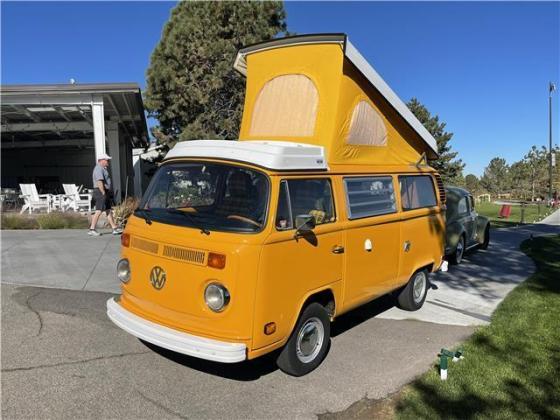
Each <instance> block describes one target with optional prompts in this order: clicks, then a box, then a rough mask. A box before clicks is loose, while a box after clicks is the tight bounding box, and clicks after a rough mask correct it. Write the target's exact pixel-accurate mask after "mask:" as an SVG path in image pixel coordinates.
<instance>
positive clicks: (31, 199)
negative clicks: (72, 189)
mask: <svg viewBox="0 0 560 420" xmlns="http://www.w3.org/2000/svg"><path fill="white" fill-rule="evenodd" d="M19 188H20V189H21V195H20V196H19V197H20V198H23V200H24V204H23V206H22V208H21V211H20V214H21V213H23V212H24V211H25V210H28V211H29V214H31V213H32V212H33V211H35V210H40V209H46V210H47V213H50V212H51V201H52V195H51V194H39V193H38V192H37V187H36V186H35V184H19Z"/></svg>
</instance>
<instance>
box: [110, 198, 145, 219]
mask: <svg viewBox="0 0 560 420" xmlns="http://www.w3.org/2000/svg"><path fill="white" fill-rule="evenodd" d="M139 202H140V200H138V199H137V198H135V197H127V198H126V199H125V200H124V201H123V202H122V203H121V204H119V205H116V206H114V207H113V217H114V218H115V223H116V224H117V225H119V226H124V225H125V224H126V221H127V220H128V218H129V217H130V215H131V214H132V213H134V210H136V209H137V208H138V204H139Z"/></svg>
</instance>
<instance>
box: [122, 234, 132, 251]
mask: <svg viewBox="0 0 560 420" xmlns="http://www.w3.org/2000/svg"><path fill="white" fill-rule="evenodd" d="M121 245H122V246H124V247H125V248H128V247H129V246H130V234H128V233H123V234H122V235H121Z"/></svg>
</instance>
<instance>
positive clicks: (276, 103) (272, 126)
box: [249, 74, 319, 137]
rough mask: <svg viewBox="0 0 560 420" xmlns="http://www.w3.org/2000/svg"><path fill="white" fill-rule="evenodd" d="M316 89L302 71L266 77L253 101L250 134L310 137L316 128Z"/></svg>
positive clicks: (317, 101) (317, 97)
mask: <svg viewBox="0 0 560 420" xmlns="http://www.w3.org/2000/svg"><path fill="white" fill-rule="evenodd" d="M318 105H319V93H318V92H317V88H316V87H315V84H314V83H313V82H312V81H311V79H309V78H308V77H307V76H304V75H302V74H286V75H283V76H278V77H275V78H274V79H272V80H269V81H268V82H266V83H265V85H264V86H263V87H262V89H261V91H260V92H259V94H258V96H257V100H256V101H255V107H254V109H253V119H252V121H251V128H250V129H249V135H251V136H265V137H266V136H293V137H309V136H312V135H313V133H314V131H315V120H316V118H317V108H318Z"/></svg>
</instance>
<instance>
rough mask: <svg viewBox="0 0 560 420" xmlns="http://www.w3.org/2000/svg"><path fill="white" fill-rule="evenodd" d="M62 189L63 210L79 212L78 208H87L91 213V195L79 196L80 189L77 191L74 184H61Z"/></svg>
mask: <svg viewBox="0 0 560 420" xmlns="http://www.w3.org/2000/svg"><path fill="white" fill-rule="evenodd" d="M62 188H64V200H65V204H64V207H65V208H64V209H65V210H67V209H72V210H74V211H79V210H80V208H84V210H85V209H86V208H87V210H88V213H91V194H80V190H81V187H80V188H79V189H78V187H77V186H76V184H62Z"/></svg>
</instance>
